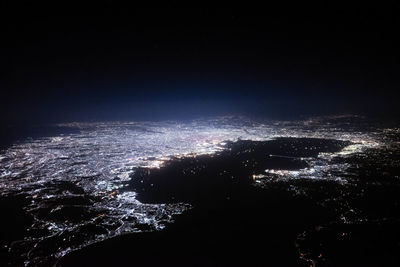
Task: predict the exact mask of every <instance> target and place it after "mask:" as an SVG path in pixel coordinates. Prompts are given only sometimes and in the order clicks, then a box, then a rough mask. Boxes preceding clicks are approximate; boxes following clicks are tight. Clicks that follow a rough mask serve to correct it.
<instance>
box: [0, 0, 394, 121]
mask: <svg viewBox="0 0 400 267" xmlns="http://www.w3.org/2000/svg"><path fill="white" fill-rule="evenodd" d="M2 5H3V7H2V8H1V17H2V20H3V21H2V24H1V25H2V26H1V31H2V41H1V46H2V47H1V48H2V49H1V54H2V60H1V63H0V64H1V77H0V78H1V80H0V82H1V83H0V86H1V93H0V94H1V95H0V97H1V110H0V111H1V113H2V120H3V121H5V122H8V123H9V122H12V123H14V122H18V123H33V122H53V121H79V120H97V121H98V120H131V119H132V120H137V119H146V120H147V119H154V120H156V119H180V118H192V117H198V116H207V115H222V114H245V115H246V114H247V115H257V116H264V117H271V118H280V117H285V118H286V117H297V116H300V115H320V114H332V113H348V112H350V113H362V114H364V113H365V114H371V115H380V116H382V115H383V116H395V115H396V114H397V113H398V111H397V110H398V109H397V101H398V100H397V99H396V97H395V92H396V90H397V88H398V87H399V85H400V82H399V59H400V57H399V56H400V53H399V47H400V46H399V42H398V41H397V40H396V39H397V36H398V34H399V32H400V31H399V28H398V26H399V25H400V23H399V16H398V15H399V14H398V11H399V9H398V7H397V6H396V5H395V4H393V5H388V6H382V7H376V6H301V5H300V6H283V7H272V6H270V7H269V6H266V7H258V8H257V7H254V8H245V7H238V8H232V9H230V8H223V9H211V8H209V9H176V8H169V9H136V8H129V7H119V8H116V7H115V6H111V5H104V6H95V7H74V8H71V7H68V8H67V7H61V6H59V7H43V6H42V7H38V6H33V5H32V6H22V5H21V6H12V7H11V6H10V5H9V4H7V3H3V4H2Z"/></svg>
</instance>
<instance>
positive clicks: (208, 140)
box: [0, 117, 379, 255]
mask: <svg viewBox="0 0 400 267" xmlns="http://www.w3.org/2000/svg"><path fill="white" fill-rule="evenodd" d="M59 126H63V127H69V128H75V129H78V131H77V132H76V133H70V134H64V135H58V136H53V137H45V138H39V139H33V140H27V141H24V142H22V143H17V144H14V145H13V146H12V147H10V148H8V149H7V150H5V151H1V153H0V194H1V195H7V194H24V195H27V196H28V197H29V196H32V199H31V200H32V202H31V204H30V205H29V207H26V210H27V212H29V210H35V209H40V208H41V205H42V203H43V202H45V201H47V200H48V199H57V198H62V197H64V196H63V195H57V194H52V193H51V192H52V191H54V190H55V189H57V186H58V185H57V182H60V181H61V182H62V181H65V182H69V183H72V184H74V185H76V186H78V187H80V188H82V189H83V190H84V191H85V194H86V195H88V196H96V197H97V199H101V200H100V201H98V202H97V203H95V205H93V206H91V207H90V209H98V210H104V213H103V214H102V216H103V217H102V221H101V222H97V223H98V224H99V225H101V223H105V224H109V223H116V222H117V223H118V225H119V227H118V228H117V230H114V231H111V232H108V233H107V234H102V235H98V236H95V237H90V238H87V239H86V240H85V241H84V242H83V243H82V244H81V245H80V246H84V245H87V244H90V243H92V242H96V241H100V240H104V239H106V238H109V237H112V236H115V235H118V234H122V233H126V232H134V231H141V230H139V229H137V228H136V225H137V223H138V222H140V223H142V224H148V225H150V226H151V227H150V228H151V229H155V230H157V229H162V228H163V223H162V222H161V221H163V222H165V221H166V220H165V218H167V221H168V220H172V215H173V214H176V213H181V212H183V211H184V210H186V209H187V208H188V205H187V204H184V203H177V204H171V205H164V204H160V205H155V204H152V205H150V204H143V203H140V202H138V201H137V200H136V198H135V193H134V192H128V193H123V194H121V193H119V191H118V190H119V189H121V187H122V186H123V184H124V183H123V182H124V181H127V180H129V179H130V176H131V174H132V172H133V171H134V169H135V167H145V168H159V167H161V166H162V165H163V163H164V162H165V161H166V160H169V159H171V158H172V157H187V156H196V155H200V154H213V153H215V152H218V151H221V150H222V149H224V145H225V144H226V143H225V142H226V141H236V140H239V139H242V140H255V141H259V140H271V139H273V138H276V137H315V138H333V139H340V140H349V141H352V142H355V143H356V145H353V146H349V147H347V148H346V149H344V150H343V151H342V152H340V153H342V155H345V154H349V153H356V152H359V151H362V149H364V148H366V147H370V146H373V145H378V144H379V143H378V142H377V141H376V140H377V139H376V138H375V136H374V135H372V134H368V133H360V132H351V131H346V130H344V129H341V128H335V127H334V125H333V126H332V125H331V126H327V125H325V124H324V122H323V121H319V120H316V121H298V122H281V121H279V122H277V121H274V122H271V121H270V122H254V121H250V120H247V119H245V118H232V117H221V118H216V119H207V120H196V121H192V122H186V123H178V122H173V121H170V122H161V123H160V122H158V123H150V122H129V123H127V122H115V123H69V124H63V125H59ZM340 153H337V154H336V155H334V156H337V155H339V154H340ZM332 156H333V155H331V154H327V155H321V157H322V158H321V159H318V160H314V161H312V162H311V164H310V166H311V167H310V168H307V169H302V170H296V171H289V170H266V173H263V174H260V175H255V176H254V179H259V178H261V177H266V176H267V175H278V176H280V177H286V178H298V177H308V178H310V177H311V178H312V177H314V178H322V177H326V176H323V175H321V173H322V172H324V173H326V172H327V169H326V168H331V169H332V168H335V165H332V164H331V165H326V163H327V162H328V161H329V160H330V159H329V157H332ZM321 161H323V162H321ZM336 167H337V168H339V167H340V168H342V167H343V166H339V167H338V166H336ZM53 189H54V190H53ZM49 192H50V193H49ZM67 193H68V192H66V193H65V194H67ZM68 194H69V193H68ZM33 196H34V197H33ZM160 217H163V219H162V220H161V219H159V218H160ZM92 220H93V219H90V220H88V221H81V222H79V224H76V225H71V223H55V222H53V221H51V220H44V219H41V220H36V219H35V222H34V224H35V227H39V228H40V227H42V228H43V229H50V230H51V233H50V234H48V235H43V236H40V237H29V236H27V237H26V239H30V240H31V241H32V240H37V242H40V241H42V240H44V239H46V238H53V237H55V236H57V235H58V234H60V233H65V232H70V233H71V235H72V234H75V235H77V234H78V233H77V230H76V229H78V227H81V226H84V225H87V224H90V223H92ZM80 246H78V247H80ZM76 248H77V247H70V246H69V245H65V246H62V245H60V247H59V249H58V250H57V252H56V255H63V254H65V253H66V252H68V251H70V250H72V249H76Z"/></svg>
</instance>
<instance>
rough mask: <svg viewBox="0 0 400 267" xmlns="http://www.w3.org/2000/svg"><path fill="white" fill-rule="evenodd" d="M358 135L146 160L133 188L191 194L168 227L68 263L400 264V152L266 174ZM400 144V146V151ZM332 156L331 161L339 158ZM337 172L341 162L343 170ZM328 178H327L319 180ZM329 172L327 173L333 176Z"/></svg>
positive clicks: (151, 197)
mask: <svg viewBox="0 0 400 267" xmlns="http://www.w3.org/2000/svg"><path fill="white" fill-rule="evenodd" d="M349 144H350V143H349V142H345V141H337V140H326V139H305V138H297V139H296V138H280V139H277V140H272V141H266V142H254V141H238V142H236V143H229V144H227V146H228V147H229V149H228V150H226V151H224V152H221V153H219V154H216V155H212V156H208V155H207V156H197V157H186V158H176V159H173V160H170V161H168V162H166V163H165V165H164V166H163V167H161V168H160V169H138V170H137V171H136V172H135V173H134V175H133V177H132V180H131V182H130V183H129V184H128V185H127V187H126V188H125V190H134V191H136V192H138V199H139V200H140V201H142V202H146V203H174V202H186V203H190V204H191V205H192V206H193V208H192V209H191V210H189V211H188V212H185V213H184V214H182V215H179V216H177V217H176V219H175V223H172V224H170V225H168V226H167V227H166V229H164V230H163V231H159V232H143V233H135V234H128V235H123V236H119V237H116V238H112V239H109V240H106V241H104V242H100V243H96V244H93V245H90V246H88V247H86V248H83V249H81V250H78V251H75V252H72V253H70V254H68V255H67V256H65V257H64V258H62V259H61V260H60V261H59V262H58V265H60V266H310V265H317V266H399V264H400V254H399V251H400V230H399V229H400V227H399V226H400V222H399V219H400V215H399V214H400V208H399V204H400V188H399V179H398V177H399V176H398V175H399V169H398V165H396V164H398V161H399V152H398V150H396V149H395V148H388V149H386V150H383V151H380V152H377V151H375V150H374V149H371V150H370V151H366V152H365V154H363V155H360V154H359V155H354V156H351V157H348V158H341V157H338V158H336V159H333V161H334V162H333V163H335V164H336V163H337V164H340V163H348V164H351V165H349V166H350V167H347V169H346V172H343V173H339V174H338V175H341V176H342V177H344V178H346V183H340V182H337V181H336V180H330V179H328V178H329V177H328V176H330V175H333V174H334V173H335V170H333V171H332V172H331V173H328V172H326V173H325V174H323V175H326V177H315V178H316V179H292V180H287V179H285V178H280V177H279V176H277V177H269V178H268V176H267V177H264V178H262V179H260V180H261V182H257V181H255V178H257V176H254V175H257V174H262V173H264V171H265V170H266V169H275V170H280V169H281V170H298V169H304V168H308V167H310V166H309V164H308V163H307V162H308V161H307V160H306V159H307V158H308V159H313V158H316V157H317V156H318V154H319V153H321V152H330V153H333V152H338V151H340V150H341V149H343V148H344V147H345V146H347V145H349ZM396 151H397V152H396ZM333 163H332V162H331V164H333ZM336 171H337V170H336ZM320 178H324V179H320ZM325 178H326V179H325Z"/></svg>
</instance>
